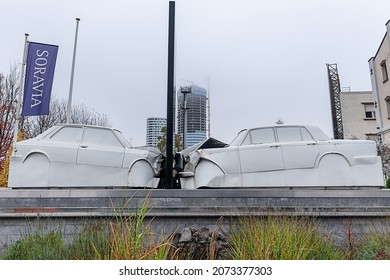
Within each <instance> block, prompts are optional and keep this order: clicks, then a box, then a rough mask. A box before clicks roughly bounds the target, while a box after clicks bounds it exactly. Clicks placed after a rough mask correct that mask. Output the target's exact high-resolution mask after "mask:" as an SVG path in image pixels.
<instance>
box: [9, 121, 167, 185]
mask: <svg viewBox="0 0 390 280" xmlns="http://www.w3.org/2000/svg"><path fill="white" fill-rule="evenodd" d="M90 132H91V133H90ZM159 159H160V154H159V152H158V151H151V150H147V149H141V148H139V149H137V148H133V147H131V146H130V144H129V143H128V142H126V140H125V139H124V138H123V139H122V136H121V134H120V133H119V132H118V131H116V130H113V129H110V128H104V127H96V126H85V125H60V126H55V127H52V128H50V129H49V130H47V131H46V132H44V133H42V134H40V135H38V136H37V137H35V138H33V139H29V140H26V141H21V142H18V143H17V144H16V153H14V154H13V155H12V156H11V159H10V172H9V180H8V182H9V183H8V186H9V187H10V188H42V187H43V188H45V187H148V188H156V187H157V185H158V182H159V179H158V178H157V173H158V172H159V169H160V166H159ZM140 162H142V164H140ZM134 178H136V179H134Z"/></svg>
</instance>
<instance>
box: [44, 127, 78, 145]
mask: <svg viewBox="0 0 390 280" xmlns="http://www.w3.org/2000/svg"><path fill="white" fill-rule="evenodd" d="M82 135H83V128H82V127H71V126H68V127H63V128H61V129H60V130H59V131H57V132H56V133H55V134H54V135H53V136H52V137H50V140H53V141H58V142H67V143H80V141H81V136H82Z"/></svg>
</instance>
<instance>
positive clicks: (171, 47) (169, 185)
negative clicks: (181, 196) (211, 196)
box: [165, 1, 175, 189]
mask: <svg viewBox="0 0 390 280" xmlns="http://www.w3.org/2000/svg"><path fill="white" fill-rule="evenodd" d="M174 64H175V1H169V29H168V83H167V84H168V89H167V91H168V92H167V141H166V145H167V146H166V151H167V154H166V163H167V168H166V175H165V176H166V178H165V188H166V189H173V178H172V173H173V127H174V123H173V122H174V119H173V104H174V99H173V98H174V94H173V93H174V74H175V71H174V69H175V65H174Z"/></svg>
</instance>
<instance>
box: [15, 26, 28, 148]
mask: <svg viewBox="0 0 390 280" xmlns="http://www.w3.org/2000/svg"><path fill="white" fill-rule="evenodd" d="M28 36H29V35H28V34H27V33H26V34H24V48H23V61H22V67H21V70H20V84H19V91H18V96H17V99H16V110H15V128H14V139H13V144H12V147H13V150H14V151H15V149H16V142H17V141H18V134H19V123H20V120H21V119H22V116H21V115H20V108H21V106H22V95H23V92H24V75H25V73H24V71H25V68H26V59H27V49H28Z"/></svg>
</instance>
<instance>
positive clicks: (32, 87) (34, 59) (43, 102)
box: [22, 42, 58, 116]
mask: <svg viewBox="0 0 390 280" xmlns="http://www.w3.org/2000/svg"><path fill="white" fill-rule="evenodd" d="M57 52H58V46H53V45H46V44H40V43H34V42H30V43H29V45H28V55H27V65H26V76H25V81H24V97H23V110H22V116H37V115H48V114H49V106H50V95H51V88H52V85H53V77H54V69H55V66H56V60H57Z"/></svg>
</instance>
